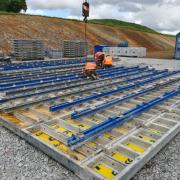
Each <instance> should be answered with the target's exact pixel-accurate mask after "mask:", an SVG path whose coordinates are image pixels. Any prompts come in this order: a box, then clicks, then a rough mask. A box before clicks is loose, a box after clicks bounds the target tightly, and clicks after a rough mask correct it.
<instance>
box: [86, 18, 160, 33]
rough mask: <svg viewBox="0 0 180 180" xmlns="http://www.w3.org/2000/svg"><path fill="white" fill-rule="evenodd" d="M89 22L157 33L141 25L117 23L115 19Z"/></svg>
mask: <svg viewBox="0 0 180 180" xmlns="http://www.w3.org/2000/svg"><path fill="white" fill-rule="evenodd" d="M89 22H90V23H93V24H101V25H106V26H113V27H120V28H126V29H131V30H135V31H143V32H149V33H158V32H156V31H155V30H153V29H151V28H148V27H146V26H142V25H139V24H135V23H130V22H125V21H119V20H115V19H92V20H89Z"/></svg>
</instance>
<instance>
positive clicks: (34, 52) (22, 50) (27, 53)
mask: <svg viewBox="0 0 180 180" xmlns="http://www.w3.org/2000/svg"><path fill="white" fill-rule="evenodd" d="M13 48H14V54H15V58H16V60H22V61H23V60H42V59H44V55H45V52H44V44H43V41H42V40H37V39H35V40H24V39H15V40H13Z"/></svg>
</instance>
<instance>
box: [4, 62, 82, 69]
mask: <svg viewBox="0 0 180 180" xmlns="http://www.w3.org/2000/svg"><path fill="white" fill-rule="evenodd" d="M80 63H85V60H76V61H75V60H73V61H69V60H66V61H52V62H51V61H42V62H30V63H16V64H11V65H5V66H3V67H1V71H7V70H22V69H32V68H42V67H51V66H62V65H74V64H80Z"/></svg>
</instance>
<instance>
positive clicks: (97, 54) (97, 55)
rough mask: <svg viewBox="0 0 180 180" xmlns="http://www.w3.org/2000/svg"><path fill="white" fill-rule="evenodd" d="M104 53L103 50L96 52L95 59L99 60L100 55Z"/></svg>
mask: <svg viewBox="0 0 180 180" xmlns="http://www.w3.org/2000/svg"><path fill="white" fill-rule="evenodd" d="M103 54H104V53H102V52H97V53H96V54H95V60H98V59H99V58H100V56H102V55H103Z"/></svg>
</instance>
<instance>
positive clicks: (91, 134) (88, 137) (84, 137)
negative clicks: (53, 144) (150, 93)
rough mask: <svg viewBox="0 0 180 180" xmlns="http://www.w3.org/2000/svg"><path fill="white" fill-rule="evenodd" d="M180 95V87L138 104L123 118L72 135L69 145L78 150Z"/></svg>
mask: <svg viewBox="0 0 180 180" xmlns="http://www.w3.org/2000/svg"><path fill="white" fill-rule="evenodd" d="M179 94H180V86H179V87H178V88H176V89H175V90H172V91H168V92H166V93H164V94H162V95H161V96H159V97H157V98H154V99H152V100H150V101H147V102H144V103H142V104H138V105H137V106H135V107H134V108H132V109H130V110H129V111H126V112H124V113H123V114H122V115H121V116H117V117H110V118H108V119H107V120H105V121H104V122H102V123H100V124H98V125H95V126H93V127H91V128H89V129H87V130H85V131H83V132H81V135H79V136H77V135H72V137H71V138H68V139H67V144H68V145H69V146H70V147H71V149H76V148H77V147H79V146H82V145H83V144H84V143H86V142H89V141H92V140H94V139H95V138H97V137H99V136H100V135H102V134H104V133H106V132H109V131H111V130H112V129H114V128H115V127H118V126H120V125H122V124H124V123H125V122H127V121H129V120H131V119H133V118H135V117H137V116H139V115H140V114H142V113H144V112H146V111H148V110H149V109H151V108H152V107H155V106H157V105H159V104H161V103H162V102H164V101H166V100H168V99H169V98H172V97H174V96H176V95H179Z"/></svg>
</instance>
